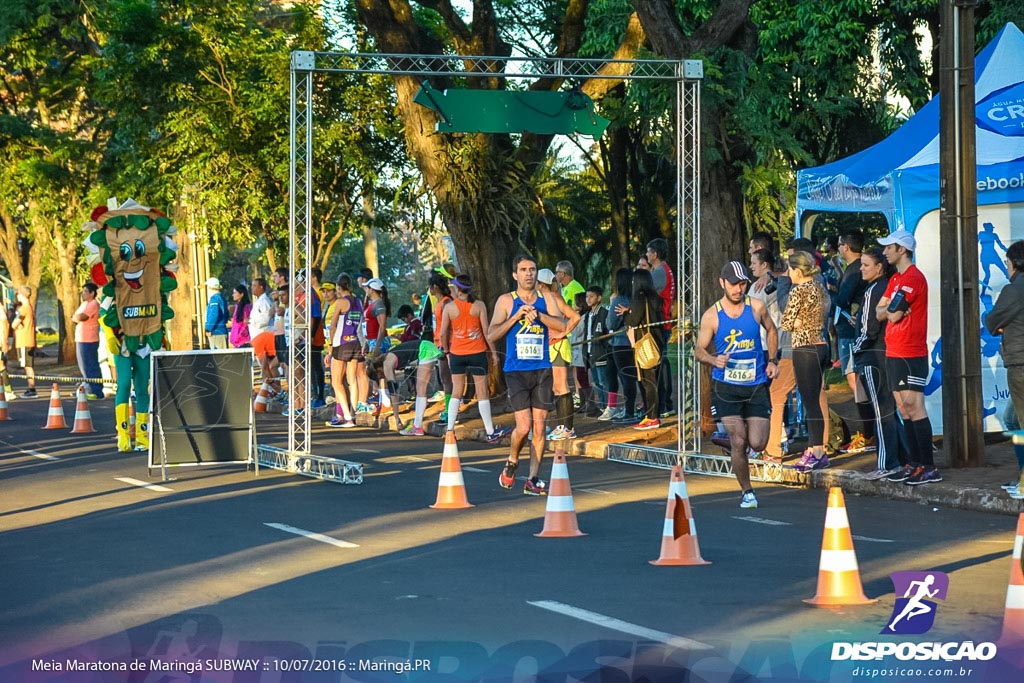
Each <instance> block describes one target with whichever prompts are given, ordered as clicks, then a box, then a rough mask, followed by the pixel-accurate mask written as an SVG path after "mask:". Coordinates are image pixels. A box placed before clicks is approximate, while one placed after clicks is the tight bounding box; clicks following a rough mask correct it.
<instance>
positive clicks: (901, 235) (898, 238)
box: [878, 230, 917, 251]
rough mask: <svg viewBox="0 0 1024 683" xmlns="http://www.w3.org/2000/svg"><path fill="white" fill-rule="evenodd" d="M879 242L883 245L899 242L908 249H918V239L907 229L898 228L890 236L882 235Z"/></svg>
mask: <svg viewBox="0 0 1024 683" xmlns="http://www.w3.org/2000/svg"><path fill="white" fill-rule="evenodd" d="M878 243H879V244H881V245H882V246H887V245H889V244H898V245H900V246H901V247H903V248H904V249H906V250H907V251H917V240H916V239H914V236H913V235H912V234H911V233H910V232H908V231H907V230H897V231H896V232H894V233H892V234H891V235H889V236H888V237H882V238H880V239H879V240H878Z"/></svg>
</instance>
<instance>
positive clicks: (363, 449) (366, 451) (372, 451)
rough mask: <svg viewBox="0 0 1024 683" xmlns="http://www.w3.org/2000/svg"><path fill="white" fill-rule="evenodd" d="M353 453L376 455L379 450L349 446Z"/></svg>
mask: <svg viewBox="0 0 1024 683" xmlns="http://www.w3.org/2000/svg"><path fill="white" fill-rule="evenodd" d="M349 450H350V451H352V452H353V453H369V454H371V455H377V454H378V453H380V451H375V450H373V449H372V448H350V449H349Z"/></svg>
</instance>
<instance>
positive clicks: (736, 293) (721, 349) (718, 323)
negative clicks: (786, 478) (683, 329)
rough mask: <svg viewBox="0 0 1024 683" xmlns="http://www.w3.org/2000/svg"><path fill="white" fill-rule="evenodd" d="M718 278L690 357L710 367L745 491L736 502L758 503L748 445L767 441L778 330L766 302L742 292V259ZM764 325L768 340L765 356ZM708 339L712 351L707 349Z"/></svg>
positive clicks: (714, 402)
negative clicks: (714, 298)
mask: <svg viewBox="0 0 1024 683" xmlns="http://www.w3.org/2000/svg"><path fill="white" fill-rule="evenodd" d="M718 283H719V284H720V285H721V287H722V290H723V292H724V295H723V296H722V298H721V299H719V300H718V302H717V303H716V304H715V305H714V306H712V307H711V308H709V309H708V310H706V311H705V312H704V315H703V316H702V317H701V319H700V333H699V334H698V336H697V346H696V350H695V352H694V356H695V357H696V358H697V360H698V361H700V362H701V363H704V364H706V365H710V366H711V368H712V370H711V380H712V381H711V414H712V415H713V416H714V417H715V419H717V420H721V421H722V424H723V425H724V426H725V431H726V432H727V433H728V434H729V442H730V457H731V459H732V469H733V473H734V474H735V475H736V481H738V482H739V485H740V489H742V491H743V497H742V498H741V500H740V507H741V508H756V507H757V498H756V497H755V496H754V490H753V489H752V488H750V464H749V463H748V462H747V447H748V446H749V447H750V448H751V449H752V450H754V451H757V452H761V451H763V450H764V447H765V446H766V445H767V444H768V431H769V425H768V416H769V414H770V413H771V400H770V398H769V396H768V380H769V379H771V378H773V377H775V373H776V370H777V368H776V365H775V354H776V352H777V351H778V334H777V332H776V330H775V324H774V323H773V322H772V319H771V316H770V315H768V309H766V308H765V306H764V304H763V303H762V302H760V301H758V300H757V299H750V298H749V297H747V296H746V291H747V285H749V284H750V277H749V276H748V275H747V270H746V268H745V267H744V266H743V264H742V263H740V262H739V261H732V262H730V263H728V264H726V266H725V267H724V268H722V274H721V277H720V278H719V280H718ZM762 327H763V328H764V330H765V333H766V335H765V336H766V337H767V340H768V349H767V351H768V354H767V359H768V360H767V361H766V359H765V349H763V348H762V347H761V328H762ZM712 343H714V346H715V353H714V354H712V353H709V352H708V347H709V346H711V344H712ZM762 457H764V456H762Z"/></svg>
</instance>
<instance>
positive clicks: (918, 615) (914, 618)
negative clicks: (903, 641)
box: [881, 572, 949, 635]
mask: <svg viewBox="0 0 1024 683" xmlns="http://www.w3.org/2000/svg"><path fill="white" fill-rule="evenodd" d="M889 576H890V577H891V578H892V585H893V587H894V588H895V589H896V595H897V596H899V595H902V596H903V597H897V598H896V605H895V606H894V607H893V608H892V616H891V617H890V618H889V623H888V624H886V627H885V628H884V629H882V631H881V633H883V634H901V635H909V634H920V633H926V632H927V631H928V630H929V629H931V627H932V625H933V624H934V623H935V612H936V610H937V607H938V605H937V604H936V603H935V602H933V601H932V600H930V599H929V598H935V599H938V600H945V599H946V593H947V592H948V591H949V576H948V575H947V574H944V573H943V572H895V573H893V574H890V575H889Z"/></svg>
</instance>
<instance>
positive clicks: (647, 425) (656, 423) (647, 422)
mask: <svg viewBox="0 0 1024 683" xmlns="http://www.w3.org/2000/svg"><path fill="white" fill-rule="evenodd" d="M660 426H661V421H660V420H657V419H651V418H644V419H643V420H641V421H640V422H639V423H638V424H635V425H633V429H636V430H640V431H642V430H644V429H657V428H658V427H660Z"/></svg>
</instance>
